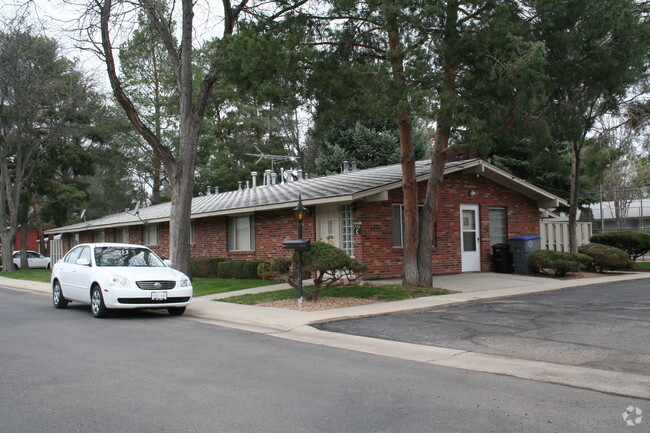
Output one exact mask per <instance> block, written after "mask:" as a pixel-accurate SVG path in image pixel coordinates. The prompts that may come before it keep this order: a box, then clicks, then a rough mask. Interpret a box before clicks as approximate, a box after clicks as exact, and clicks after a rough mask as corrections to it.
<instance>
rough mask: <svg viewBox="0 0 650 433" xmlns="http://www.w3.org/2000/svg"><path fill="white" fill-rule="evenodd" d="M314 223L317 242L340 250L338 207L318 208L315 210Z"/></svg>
mask: <svg viewBox="0 0 650 433" xmlns="http://www.w3.org/2000/svg"><path fill="white" fill-rule="evenodd" d="M316 223H317V227H316V236H317V237H318V240H319V241H323V242H325V243H326V244H330V245H334V246H335V247H337V248H340V247H341V243H340V236H339V227H340V225H341V220H340V212H339V206H338V205H328V206H319V207H318V208H317V210H316Z"/></svg>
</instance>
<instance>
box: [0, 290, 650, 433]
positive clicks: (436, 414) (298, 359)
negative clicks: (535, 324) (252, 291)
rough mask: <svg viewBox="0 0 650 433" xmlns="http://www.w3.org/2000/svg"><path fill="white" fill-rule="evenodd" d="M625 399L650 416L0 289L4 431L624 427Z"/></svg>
mask: <svg viewBox="0 0 650 433" xmlns="http://www.w3.org/2000/svg"><path fill="white" fill-rule="evenodd" d="M629 406H633V407H638V408H639V409H640V410H643V411H645V413H650V401H647V400H638V399H637V400H635V399H630V398H624V397H618V396H612V395H607V394H603V393H598V392H594V391H589V390H582V389H576V388H571V387H565V386H560V385H553V384H548V383H538V382H532V381H527V380H522V379H516V378H511V377H505V376H499V375H491V374H483V373H474V372H468V371H461V370H456V369H450V368H444V367H439V366H433V365H428V364H423V363H416V362H410V361H403V360H398V359H393V358H385V357H381V356H375V355H369V354H363V353H358V352H354V351H348V350H341V349H333V348H328V347H323V346H318V345H312V344H305V343H298V342H293V341H289V340H284V339H278V338H274V337H272V336H267V335H264V334H254V333H249V332H245V331H240V330H234V329H227V328H221V327H218V326H214V325H211V324H205V323H201V322H198V321H196V320H193V319H189V318H185V317H172V316H169V315H167V314H157V313H154V312H125V313H121V314H117V315H115V317H113V318H110V319H104V320H98V319H94V318H93V317H92V316H91V313H90V310H89V307H87V306H72V305H71V307H70V308H68V309H67V310H55V309H54V308H53V307H52V306H51V301H50V298H49V297H47V296H44V295H42V294H35V293H31V292H23V291H16V290H8V289H2V288H0V432H2V433H14V432H16V433H29V432H39V433H40V432H65V433H70V432H93V433H95V432H113V433H117V432H129V433H132V432H237V433H239V432H241V433H256V432H264V433H272V432H280V433H292V432H319V433H327V432H336V433H354V432H390V433H399V432H408V433H417V432H427V433H431V432H445V433H448V432H472V433H482V432H498V433H504V432H540V433H541V432H589V433H593V432H619V431H620V432H623V431H629V430H628V427H626V425H625V423H624V422H623V418H622V414H623V412H624V410H625V409H626V408H627V407H629ZM645 423H646V421H645V420H643V424H640V425H639V426H637V427H639V428H638V429H637V430H638V431H644V430H642V429H643V428H644V427H645V428H646V430H647V426H645ZM630 429H631V428H630Z"/></svg>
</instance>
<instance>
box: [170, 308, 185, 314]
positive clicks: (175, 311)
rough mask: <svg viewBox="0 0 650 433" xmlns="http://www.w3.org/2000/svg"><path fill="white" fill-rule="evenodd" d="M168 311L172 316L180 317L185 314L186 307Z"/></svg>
mask: <svg viewBox="0 0 650 433" xmlns="http://www.w3.org/2000/svg"><path fill="white" fill-rule="evenodd" d="M167 311H168V312H169V314H171V315H172V316H180V315H182V314H183V313H184V312H185V307H172V308H168V309H167Z"/></svg>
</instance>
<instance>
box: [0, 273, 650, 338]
mask: <svg viewBox="0 0 650 433" xmlns="http://www.w3.org/2000/svg"><path fill="white" fill-rule="evenodd" d="M641 278H650V273H623V274H616V275H604V276H602V277H594V278H576V279H568V280H559V279H557V278H547V277H540V276H536V275H516V274H499V273H492V272H480V273H463V274H453V275H443V276H435V277H434V280H433V285H434V286H435V287H438V288H442V289H447V290H451V291H454V292H458V293H453V294H449V295H441V296H431V297H425V298H415V299H407V300H403V301H394V302H382V303H377V304H370V305H362V306H357V307H350V308H341V309H335V310H323V311H311V312H307V311H295V310H285V309H280V308H271V307H257V306H252V305H240V304H232V303H228V302H215V300H216V299H222V298H226V297H230V296H236V295H241V294H248V293H260V292H267V291H274V290H282V289H286V288H289V285H288V284H278V285H273V286H264V287H258V288H253V289H246V290H240V291H235V292H227V293H220V294H214V295H206V296H201V297H197V298H194V299H193V300H192V303H191V304H190V306H189V307H188V308H187V311H186V313H185V314H186V315H187V316H192V317H196V318H200V319H204V320H213V321H219V322H225V323H230V324H231V326H233V327H237V326H238V325H239V326H253V327H260V328H265V329H267V330H268V331H290V330H292V329H295V328H298V327H300V326H305V325H311V324H316V323H324V322H331V321H335V320H344V319H352V318H362V317H369V316H379V315H384V314H393V313H402V312H406V311H419V310H427V309H431V308H436V307H441V306H449V305H456V304H462V303H465V302H475V301H480V300H484V299H496V298H502V297H506V296H515V295H523V294H529V293H536V292H546V291H550V290H558V289H566V288H570V287H579V286H585V285H591V284H601V283H610V282H616V281H625V280H632V279H641ZM373 283H378V284H382V283H384V284H399V280H382V281H375V282H373ZM0 286H5V287H12V288H16V289H24V290H30V291H37V292H41V293H50V292H51V289H50V285H49V283H41V282H35V281H27V280H16V279H12V278H6V277H0Z"/></svg>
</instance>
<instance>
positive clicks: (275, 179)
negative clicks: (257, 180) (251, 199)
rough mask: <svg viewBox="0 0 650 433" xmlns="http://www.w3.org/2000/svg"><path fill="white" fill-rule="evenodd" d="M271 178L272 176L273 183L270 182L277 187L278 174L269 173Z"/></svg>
mask: <svg viewBox="0 0 650 433" xmlns="http://www.w3.org/2000/svg"><path fill="white" fill-rule="evenodd" d="M269 171H271V170H269ZM269 176H271V182H270V184H271V185H275V184H276V183H278V174H277V173H276V172H273V173H269Z"/></svg>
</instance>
